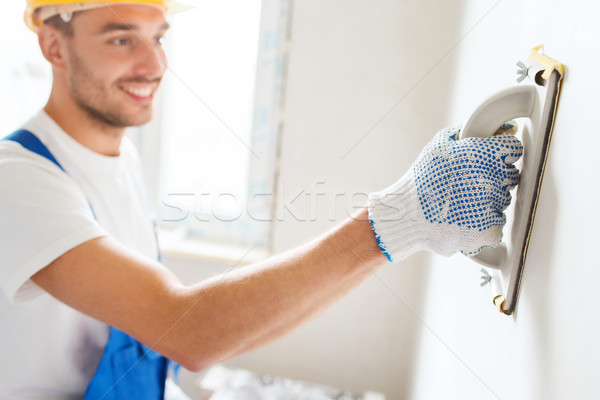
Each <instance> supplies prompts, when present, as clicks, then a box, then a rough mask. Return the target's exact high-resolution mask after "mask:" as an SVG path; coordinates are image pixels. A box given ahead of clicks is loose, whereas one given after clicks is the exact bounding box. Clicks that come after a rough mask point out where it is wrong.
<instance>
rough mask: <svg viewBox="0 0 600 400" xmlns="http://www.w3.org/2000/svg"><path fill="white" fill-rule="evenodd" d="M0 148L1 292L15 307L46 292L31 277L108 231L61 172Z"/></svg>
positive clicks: (19, 152)
mask: <svg viewBox="0 0 600 400" xmlns="http://www.w3.org/2000/svg"><path fill="white" fill-rule="evenodd" d="M2 146H3V147H4V150H3V151H2V155H1V157H0V187H1V188H2V194H1V195H0V227H1V229H0V257H1V258H0V291H2V292H3V295H5V296H7V297H8V298H9V299H10V300H11V301H12V302H13V303H23V302H26V301H29V300H31V299H33V298H35V297H37V296H39V295H41V294H43V293H44V291H43V290H42V289H41V288H40V287H38V286H37V285H35V284H34V283H33V281H31V280H30V277H31V276H33V275H34V274H35V273H36V272H38V271H40V270H41V269H43V268H44V267H46V266H47V265H48V264H50V263H51V262H52V261H54V260H55V259H56V258H58V257H60V256H61V255H62V254H64V253H65V252H67V251H68V250H70V249H73V248H75V247H77V246H78V245H80V244H82V243H84V242H86V241H89V240H91V239H94V238H97V237H100V236H106V232H105V231H104V230H103V229H102V228H101V227H100V225H99V224H98V223H97V222H96V220H95V218H94V215H93V213H92V211H91V208H90V205H89V203H88V202H87V200H86V199H85V196H84V194H83V193H82V191H81V189H79V187H78V186H77V184H76V183H75V182H74V181H73V180H72V179H71V178H70V177H69V176H68V175H67V174H66V173H65V172H63V171H61V170H60V169H59V168H58V167H56V166H55V165H54V164H52V163H51V162H50V161H48V160H46V159H44V158H43V157H41V156H38V155H37V154H34V153H31V152H29V151H27V150H25V149H22V148H21V147H20V146H19V145H17V144H16V143H15V144H12V143H11V144H9V145H7V144H4V143H3V144H2ZM7 147H8V148H9V149H10V151H6V148H7Z"/></svg>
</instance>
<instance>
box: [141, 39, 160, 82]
mask: <svg viewBox="0 0 600 400" xmlns="http://www.w3.org/2000/svg"><path fill="white" fill-rule="evenodd" d="M166 69H167V59H166V57H165V53H164V51H163V50H162V48H161V47H160V46H156V45H155V44H154V42H152V41H144V42H143V43H141V44H140V46H139V47H138V51H137V52H136V65H135V74H136V75H140V76H146V77H151V78H158V77H161V76H162V75H163V74H164V72H165V70H166Z"/></svg>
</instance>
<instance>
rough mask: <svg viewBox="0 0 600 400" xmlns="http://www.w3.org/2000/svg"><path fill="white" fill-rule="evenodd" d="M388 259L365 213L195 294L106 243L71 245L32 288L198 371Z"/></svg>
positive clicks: (271, 333)
mask: <svg viewBox="0 0 600 400" xmlns="http://www.w3.org/2000/svg"><path fill="white" fill-rule="evenodd" d="M385 260H386V258H385V256H384V255H383V253H381V251H380V250H379V247H378V245H377V241H376V239H375V237H374V235H373V232H372V229H371V224H370V222H369V220H368V219H367V212H366V210H364V211H362V212H360V213H359V214H357V215H355V217H354V218H349V219H347V220H346V221H345V222H344V223H342V224H341V225H340V226H338V227H336V228H335V229H333V230H331V231H329V232H328V233H326V234H324V235H322V236H321V237H319V238H317V239H315V240H313V241H311V242H309V243H307V244H306V245H303V246H301V247H299V248H297V249H295V250H292V251H289V252H287V253H284V254H282V255H279V256H275V257H272V258H270V259H268V260H265V261H263V262H260V263H257V264H254V265H250V266H247V267H243V268H240V269H238V270H234V271H232V272H230V273H227V274H224V275H221V276H218V277H215V278H211V279H208V280H205V281H202V282H199V283H197V284H195V285H193V286H184V285H182V284H181V282H180V281H179V280H178V279H177V278H176V277H175V275H173V274H172V273H171V272H170V271H169V270H168V269H166V268H165V267H163V266H162V265H160V264H159V263H157V262H155V261H153V260H151V259H148V258H144V257H140V256H139V255H137V254H136V253H134V252H132V251H130V250H128V249H127V248H125V247H124V246H122V245H120V244H119V243H117V242H116V241H115V240H114V239H111V238H109V237H103V238H98V239H94V240H90V241H88V242H86V243H84V244H82V245H80V246H77V247H76V248H74V249H72V250H70V251H69V252H67V253H65V254H64V255H62V256H61V257H59V258H58V259H56V260H55V261H54V262H52V263H51V264H50V265H48V266H47V267H46V268H44V269H42V270H41V271H39V272H38V273H37V274H36V275H34V276H33V278H32V279H33V281H34V282H35V283H36V284H37V285H39V286H40V287H42V288H43V289H44V290H46V291H47V292H48V293H50V294H51V295H52V296H54V297H55V298H57V299H58V300H60V301H62V302H63V303H65V304H67V305H69V306H71V307H73V308H75V309H77V310H79V311H81V312H83V313H85V314H87V315H89V316H91V317H93V318H96V319H98V320H100V321H103V322H105V323H107V324H109V325H111V326H114V327H116V328H118V329H120V330H122V331H124V332H126V333H129V334H130V335H132V336H134V337H135V338H137V339H138V340H140V341H141V342H143V343H144V344H146V345H148V346H151V347H152V348H154V349H155V350H157V351H158V352H159V353H161V354H163V355H165V356H166V357H168V358H170V359H172V360H174V361H176V362H178V363H180V364H181V365H183V366H184V367H186V368H188V369H190V370H192V371H198V370H202V369H204V368H206V367H207V366H209V365H211V364H213V363H216V362H219V361H223V360H225V359H228V358H230V357H233V356H236V355H238V354H241V353H243V352H245V351H248V350H251V349H254V348H257V347H260V346H262V345H265V344H267V343H269V342H271V341H272V340H274V339H276V338H278V337H280V336H282V335H283V334H285V333H286V332H289V331H290V330H292V329H293V328H295V327H297V326H298V325H300V324H301V323H303V322H305V321H307V320H308V319H310V318H311V317H313V316H315V315H316V314H317V313H319V312H320V311H322V310H324V309H325V308H326V307H327V306H329V305H331V304H332V303H334V302H335V301H336V300H338V299H339V298H340V297H342V296H343V295H344V294H346V293H348V292H349V291H350V290H352V289H353V288H355V287H356V286H358V285H359V284H360V283H361V282H363V281H364V280H365V279H367V278H368V277H369V276H370V275H371V274H372V273H373V272H374V271H375V270H376V269H378V268H379V267H380V266H381V265H382V264H383V263H384V262H385Z"/></svg>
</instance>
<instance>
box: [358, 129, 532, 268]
mask: <svg viewBox="0 0 600 400" xmlns="http://www.w3.org/2000/svg"><path fill="white" fill-rule="evenodd" d="M514 131H516V125H514V124H513V123H508V124H505V125H504V126H503V127H502V128H501V130H500V131H499V132H504V133H501V134H499V135H496V136H492V137H487V138H466V139H461V140H459V139H458V135H459V132H460V127H455V128H447V129H444V130H441V131H439V132H438V133H437V134H436V135H435V137H434V138H433V140H432V141H431V142H430V143H429V144H428V145H427V146H425V148H424V149H423V151H422V152H421V154H420V155H419V157H418V158H417V160H416V161H415V163H414V164H413V165H412V167H411V168H410V169H409V170H408V171H407V172H406V174H405V175H404V176H403V177H402V178H400V180H398V181H397V182H396V183H394V184H393V185H391V186H389V187H388V188H386V189H384V190H382V191H380V192H376V193H371V194H370V195H369V219H370V221H371V224H372V227H373V232H374V233H375V237H376V238H377V243H378V244H379V248H380V249H381V250H382V251H383V253H384V254H385V255H386V256H387V258H388V259H389V260H390V261H400V260H402V259H404V258H406V257H408V256H409V255H411V254H412V253H414V252H416V251H418V250H431V251H434V252H435V253H437V254H441V255H444V256H450V255H451V254H454V253H456V252H458V251H460V252H462V253H463V254H466V255H473V254H476V253H478V252H479V251H481V250H482V249H483V248H485V247H494V246H496V245H498V244H499V243H500V240H501V239H502V227H503V226H504V224H505V222H506V216H505V215H504V213H503V211H504V210H505V209H506V207H508V206H509V204H510V200H511V196H510V190H511V189H512V188H514V187H515V186H516V185H517V183H518V182H519V171H518V170H517V169H516V168H515V166H514V165H512V164H513V163H514V162H516V161H517V160H518V159H519V157H521V156H522V154H523V145H522V144H521V142H520V141H519V139H517V138H516V137H515V136H513V135H512V134H510V133H506V132H511V133H514Z"/></svg>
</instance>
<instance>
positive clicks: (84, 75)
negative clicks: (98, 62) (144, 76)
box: [68, 52, 152, 128]
mask: <svg viewBox="0 0 600 400" xmlns="http://www.w3.org/2000/svg"><path fill="white" fill-rule="evenodd" d="M71 60H72V67H73V71H75V74H73V75H72V76H71V77H69V79H68V83H69V87H70V90H71V96H72V97H73V100H74V101H75V104H76V105H77V106H78V107H79V108H80V109H81V110H82V111H83V112H84V113H85V114H86V115H87V116H88V118H89V119H90V121H92V122H93V123H95V124H96V125H99V126H100V127H109V128H127V127H130V126H139V125H143V124H145V123H146V122H148V121H150V119H151V117H152V105H151V104H150V105H148V106H147V107H148V108H149V109H150V110H149V111H142V112H140V113H139V114H136V115H129V114H131V113H129V114H127V113H125V112H124V111H123V109H122V108H121V107H120V106H119V104H118V103H116V102H115V103H113V104H111V100H110V98H109V97H110V96H109V93H108V91H107V90H106V89H105V88H104V87H103V85H102V83H101V82H99V81H97V80H95V79H94V74H93V73H92V71H91V69H90V68H88V67H87V66H86V65H85V64H84V62H83V60H82V59H81V58H79V56H77V55H76V54H75V53H74V52H73V53H72V54H71ZM116 90H118V89H116ZM145 114H148V115H147V116H144V115H145Z"/></svg>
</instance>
